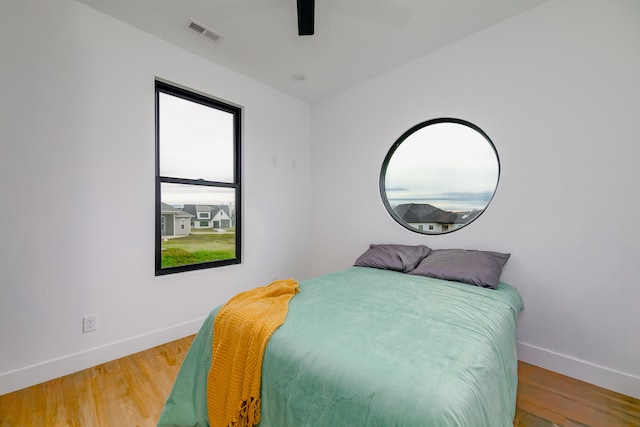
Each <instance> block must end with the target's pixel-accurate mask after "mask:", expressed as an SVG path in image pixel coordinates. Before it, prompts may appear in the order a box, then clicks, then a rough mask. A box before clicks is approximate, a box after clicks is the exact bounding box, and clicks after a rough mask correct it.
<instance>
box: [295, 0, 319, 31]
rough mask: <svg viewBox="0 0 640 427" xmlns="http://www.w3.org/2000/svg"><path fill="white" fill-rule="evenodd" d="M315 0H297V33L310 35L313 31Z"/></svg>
mask: <svg viewBox="0 0 640 427" xmlns="http://www.w3.org/2000/svg"><path fill="white" fill-rule="evenodd" d="M314 9H315V0H298V35H299V36H312V35H313V32H314V28H313V27H314V25H313V24H314Z"/></svg>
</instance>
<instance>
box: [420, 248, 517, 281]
mask: <svg viewBox="0 0 640 427" xmlns="http://www.w3.org/2000/svg"><path fill="white" fill-rule="evenodd" d="M510 255H511V254H503V253H500V252H488V251H474V250H465V249H434V250H432V251H431V252H430V253H429V256H427V257H426V258H425V259H423V260H422V262H420V264H419V265H418V266H417V267H416V268H415V269H414V270H413V271H411V272H409V274H414V275H417V276H426V277H434V278H436V279H444V280H452V281H456V282H462V283H468V284H470V285H475V286H481V287H483V288H491V289H496V288H497V287H498V282H499V281H500V275H501V274H502V267H504V265H505V264H506V262H507V260H508V259H509V256H510Z"/></svg>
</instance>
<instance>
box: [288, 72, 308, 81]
mask: <svg viewBox="0 0 640 427" xmlns="http://www.w3.org/2000/svg"><path fill="white" fill-rule="evenodd" d="M291 79H292V80H295V81H297V82H303V81H305V80H307V75H306V74H305V73H301V72H296V73H293V74H291Z"/></svg>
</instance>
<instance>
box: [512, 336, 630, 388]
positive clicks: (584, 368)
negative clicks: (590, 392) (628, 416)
mask: <svg viewBox="0 0 640 427" xmlns="http://www.w3.org/2000/svg"><path fill="white" fill-rule="evenodd" d="M518 359H520V360H522V361H523V362H526V363H529V364H531V365H536V366H539V367H541V368H544V369H547V370H549V371H553V372H557V373H559V374H562V375H566V376H568V377H571V378H575V379H578V380H581V381H585V382H588V383H590V384H594V385H597V386H599V387H602V388H606V389H608V390H613V391H615V392H618V393H622V394H625V395H627V396H631V397H634V398H636V399H640V377H637V376H635V375H632V374H629V373H625V372H620V371H616V370H615V369H610V368H607V367H605V366H600V365H596V364H595V363H591V362H587V361H585V360H581V359H577V358H575V357H571V356H567V355H564V354H560V353H556V352H553V351H550V350H547V349H544V348H540V347H537V346H535V345H531V344H527V343H523V342H518Z"/></svg>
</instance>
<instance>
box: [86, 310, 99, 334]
mask: <svg viewBox="0 0 640 427" xmlns="http://www.w3.org/2000/svg"><path fill="white" fill-rule="evenodd" d="M96 317H97V316H96V315H95V314H93V315H91V316H83V317H82V333H85V334H86V333H87V332H93V331H95V330H96Z"/></svg>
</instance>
